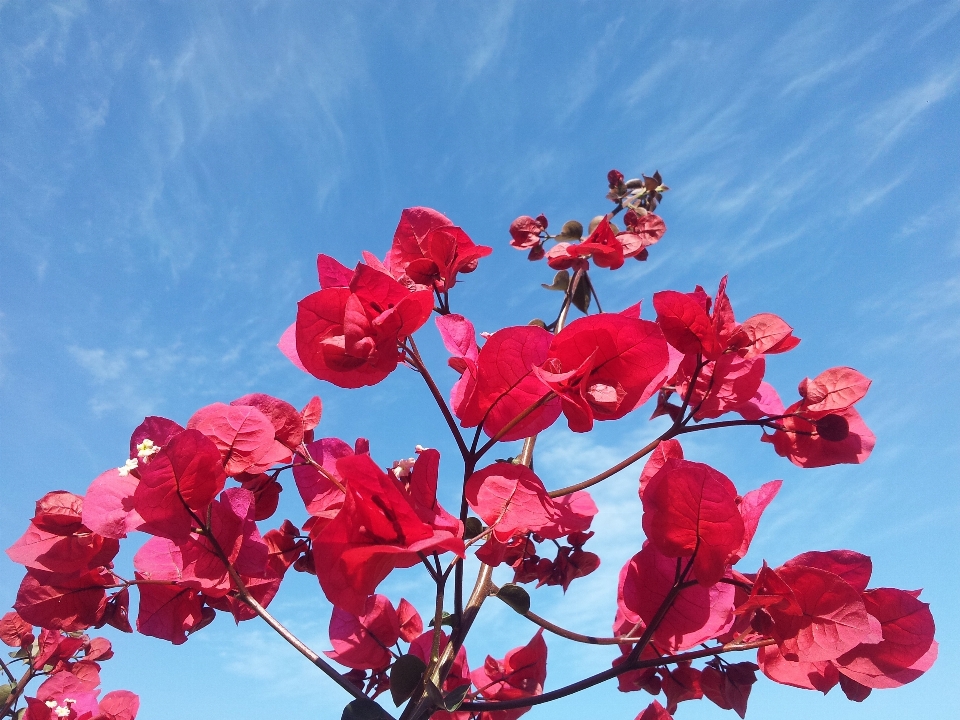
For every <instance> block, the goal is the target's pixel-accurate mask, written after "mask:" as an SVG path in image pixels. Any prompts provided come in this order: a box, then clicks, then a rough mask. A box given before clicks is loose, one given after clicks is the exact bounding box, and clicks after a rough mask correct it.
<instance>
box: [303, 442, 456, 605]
mask: <svg viewBox="0 0 960 720" xmlns="http://www.w3.org/2000/svg"><path fill="white" fill-rule="evenodd" d="M337 469H338V470H339V472H340V474H341V476H342V477H343V478H344V479H345V480H346V484H347V495H346V500H345V501H344V504H343V507H342V508H341V510H340V512H339V513H338V514H337V516H336V517H335V518H334V519H333V520H332V521H331V522H330V523H328V524H327V525H326V526H325V527H324V528H323V529H322V530H321V531H320V532H319V533H318V534H317V536H316V537H314V538H313V554H314V564H315V566H316V569H317V578H318V579H319V580H320V585H321V587H322V588H323V591H324V593H325V594H326V596H327V597H328V598H329V599H330V601H331V602H332V603H333V604H334V605H336V606H338V607H340V608H342V609H344V610H349V611H351V612H354V613H356V614H358V615H359V614H361V613H363V612H364V608H365V606H366V599H367V596H368V595H371V594H372V593H373V592H374V590H376V587H377V585H379V583H380V581H381V580H383V579H384V578H385V577H386V576H387V575H388V574H389V573H390V571H391V570H393V569H394V568H397V567H410V566H412V565H416V564H417V563H419V562H420V553H424V552H431V551H432V552H444V551H447V550H450V551H452V552H455V553H456V554H458V555H461V556H462V555H463V541H462V540H461V539H460V538H458V537H456V536H455V535H453V534H452V533H450V532H449V531H446V530H437V529H435V528H433V527H431V526H430V525H427V524H426V523H425V522H423V521H422V520H421V519H420V517H419V516H418V515H417V513H416V511H415V510H414V509H413V507H412V506H411V504H410V499H409V496H408V495H407V494H406V493H405V492H404V490H403V489H402V487H401V486H400V485H399V481H398V480H397V479H396V478H395V477H393V475H388V474H387V473H384V472H383V471H382V470H380V468H378V467H377V466H376V464H375V463H374V462H373V461H372V460H371V459H370V457H369V456H368V455H355V456H352V457H345V458H341V459H340V460H338V461H337Z"/></svg>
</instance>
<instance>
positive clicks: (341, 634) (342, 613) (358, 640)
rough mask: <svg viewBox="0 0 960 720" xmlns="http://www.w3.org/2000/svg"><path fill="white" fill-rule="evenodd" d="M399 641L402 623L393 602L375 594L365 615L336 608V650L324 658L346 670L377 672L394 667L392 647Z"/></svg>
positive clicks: (333, 625)
mask: <svg viewBox="0 0 960 720" xmlns="http://www.w3.org/2000/svg"><path fill="white" fill-rule="evenodd" d="M421 629H422V623H421ZM417 635H419V633H417ZM399 638H400V621H399V618H398V617H397V611H396V610H395V609H394V607H393V603H391V602H390V600H389V599H388V598H386V597H385V596H383V595H371V596H370V597H368V598H367V602H366V606H365V608H364V612H363V614H362V615H359V616H358V615H354V614H353V613H351V612H347V611H346V610H342V609H340V608H338V607H334V608H333V615H332V616H331V617H330V642H331V643H332V644H333V650H328V651H325V652H324V655H326V656H327V657H329V658H332V659H333V660H336V661H337V662H338V663H340V664H341V665H345V666H346V667H350V668H356V669H361V670H377V669H381V668H385V667H387V665H389V664H390V661H391V660H392V657H391V655H390V649H389V648H390V646H391V645H393V644H394V643H395V642H397V640H398V639H399Z"/></svg>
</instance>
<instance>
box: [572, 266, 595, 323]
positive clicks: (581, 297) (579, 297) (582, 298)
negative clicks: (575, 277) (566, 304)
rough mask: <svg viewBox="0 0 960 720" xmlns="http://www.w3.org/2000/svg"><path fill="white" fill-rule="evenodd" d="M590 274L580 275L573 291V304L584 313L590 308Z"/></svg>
mask: <svg viewBox="0 0 960 720" xmlns="http://www.w3.org/2000/svg"><path fill="white" fill-rule="evenodd" d="M590 287H591V286H590V276H589V275H587V274H586V273H584V274H583V275H581V276H580V282H578V283H577V289H576V290H574V291H573V298H572V300H573V306H574V307H575V308H577V310H579V311H580V312H582V313H583V314H584V315H586V314H587V310H589V309H590Z"/></svg>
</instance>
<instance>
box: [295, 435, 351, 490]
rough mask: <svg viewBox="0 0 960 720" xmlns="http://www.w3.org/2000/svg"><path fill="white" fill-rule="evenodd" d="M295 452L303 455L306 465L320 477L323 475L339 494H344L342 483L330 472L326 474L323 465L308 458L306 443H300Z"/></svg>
mask: <svg viewBox="0 0 960 720" xmlns="http://www.w3.org/2000/svg"><path fill="white" fill-rule="evenodd" d="M297 452H299V453H300V454H302V455H303V458H304V460H306V461H307V464H308V465H311V466H312V467H313V468H314V469H315V470H316V471H317V472H318V473H320V474H321V475H323V477H325V478H326V479H327V480H329V481H330V482H332V483H333V484H334V485H336V487H337V489H338V490H340V492H342V493H344V494H346V492H347V489H346V488H345V487H344V486H343V483H341V482H340V481H339V480H337V478H335V477H334V476H333V475H332V474H331V473H330V472H328V471H327V469H326V468H325V467H323V465H321V464H320V463H318V462H317V461H316V460H314V459H313V458H312V457H310V452H309V451H308V450H307V444H306V443H300V447H299V448H298V450H297Z"/></svg>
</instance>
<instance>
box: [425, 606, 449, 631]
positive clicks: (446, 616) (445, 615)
mask: <svg viewBox="0 0 960 720" xmlns="http://www.w3.org/2000/svg"><path fill="white" fill-rule="evenodd" d="M433 625H434V622H433V620H430V624H429V625H428V626H427V627H433ZM440 625H446V626H447V627H453V615H451V614H450V613H448V612H447V611H446V610H444V611H443V615H441V616H440Z"/></svg>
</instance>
